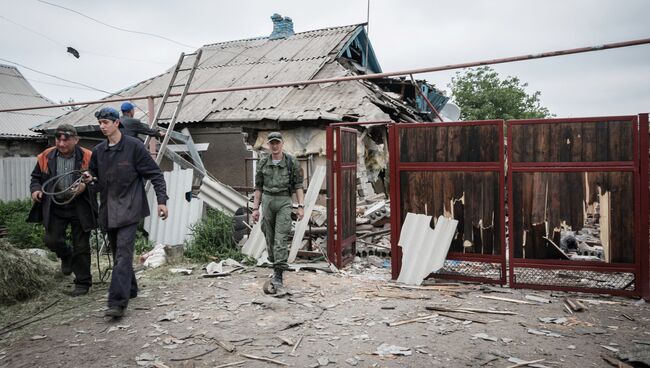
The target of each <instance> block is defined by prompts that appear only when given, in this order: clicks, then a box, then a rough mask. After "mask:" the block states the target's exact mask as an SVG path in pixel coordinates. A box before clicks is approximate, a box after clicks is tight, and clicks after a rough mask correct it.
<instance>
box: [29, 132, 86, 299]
mask: <svg viewBox="0 0 650 368" xmlns="http://www.w3.org/2000/svg"><path fill="white" fill-rule="evenodd" d="M54 137H55V143H56V145H55V146H54V147H50V148H48V149H46V150H45V151H43V152H41V154H39V155H38V157H37V162H36V167H34V170H33V171H32V179H31V184H30V191H31V193H32V200H33V202H34V206H33V207H32V210H31V212H30V214H29V219H28V221H30V222H42V223H43V226H44V227H45V238H44V242H45V245H46V246H47V247H48V248H49V249H50V250H51V251H53V252H54V253H56V255H57V256H58V257H59V258H60V259H61V272H63V274H64V275H70V274H71V273H73V272H74V275H75V280H74V283H75V287H74V289H72V291H71V292H70V295H72V296H80V295H84V294H87V293H88V289H90V286H91V285H92V276H91V273H90V231H91V230H92V229H94V228H96V227H97V221H96V218H97V215H96V214H97V201H96V199H95V198H93V196H92V195H91V194H90V191H89V190H87V188H86V184H84V183H81V182H79V183H77V179H78V178H79V177H80V176H81V171H83V170H87V169H88V165H89V164H90V158H91V155H92V152H91V151H90V150H87V149H85V148H82V147H81V146H79V144H78V143H79V137H78V136H77V130H76V129H75V127H73V126H72V125H70V124H61V125H59V127H58V128H56V131H55V133H54ZM55 176H57V177H58V178H57V179H53V180H51V181H50V182H49V183H46V182H47V181H48V180H49V179H51V178H53V177H55ZM46 184H47V185H46ZM44 185H45V187H44ZM47 193H49V194H47ZM68 225H70V227H71V230H72V246H70V245H69V244H67V242H66V229H67V228H68Z"/></svg>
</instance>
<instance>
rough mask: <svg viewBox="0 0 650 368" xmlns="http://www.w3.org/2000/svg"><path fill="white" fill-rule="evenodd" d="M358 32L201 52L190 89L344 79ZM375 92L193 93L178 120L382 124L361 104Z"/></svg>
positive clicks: (141, 88) (353, 88)
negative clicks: (345, 119)
mask: <svg viewBox="0 0 650 368" xmlns="http://www.w3.org/2000/svg"><path fill="white" fill-rule="evenodd" d="M359 27H361V26H360V25H351V26H344V27H335V28H327V29H322V30H315V31H309V32H302V33H297V34H295V35H293V36H291V37H288V38H286V39H278V40H269V39H268V38H266V37H264V38H254V39H249V40H239V41H230V42H222V43H216V44H211V45H206V46H203V48H202V49H203V56H202V59H201V62H200V64H199V68H198V70H197V71H196V73H195V74H194V79H193V81H192V86H191V88H190V89H191V90H203V89H214V88H224V87H235V86H245V85H257V84H268V83H282V82H291V81H298V80H310V79H314V78H315V77H318V78H327V77H335V76H343V75H346V73H348V71H347V69H345V68H344V67H342V66H341V65H340V64H339V63H338V62H335V57H336V55H337V54H338V52H339V51H340V49H341V48H342V47H343V46H345V45H346V43H347V41H348V40H349V38H350V37H353V36H354V35H355V34H356V30H357V29H358V28H359ZM172 69H173V68H170V70H168V71H167V73H165V74H162V75H159V76H157V77H154V78H152V79H149V80H146V81H143V82H141V83H139V84H137V85H135V86H133V87H130V88H128V89H126V90H124V91H120V95H121V96H125V97H128V96H135V95H157V94H161V93H163V92H164V90H165V88H166V87H167V85H168V84H169V79H170V78H171V74H170V73H171V71H172ZM372 93H373V92H372V91H370V90H369V89H368V88H366V87H365V86H364V84H363V83H361V82H358V81H355V82H344V83H335V84H329V85H320V86H316V85H313V86H307V87H305V88H301V87H286V88H274V89H262V90H250V91H237V92H231V93H218V94H203V95H191V96H188V97H187V98H186V99H185V102H184V104H183V109H182V110H181V113H180V115H179V118H178V122H179V123H192V122H199V121H210V122H221V121H224V122H225V121H242V120H243V121H259V120H262V119H270V120H282V121H298V120H312V119H329V120H339V119H340V118H341V117H342V116H344V115H348V114H356V115H361V116H364V117H369V118H372V117H377V116H380V117H381V118H386V115H385V114H383V113H382V112H381V110H380V109H379V108H378V107H377V106H375V105H373V104H371V103H367V99H364V97H365V96H368V95H369V94H372ZM156 102H158V101H156ZM137 104H138V105H139V107H140V108H141V109H142V111H146V102H144V101H142V102H138V103H137ZM113 105H115V106H117V104H113ZM360 106H361V107H360ZM100 108H101V106H100V105H94V106H88V107H83V108H81V109H79V110H77V111H74V112H70V113H68V114H67V115H65V116H62V117H61V118H59V119H56V120H53V121H51V122H49V123H47V124H43V125H41V126H39V127H38V129H39V130H48V129H53V128H54V127H56V126H58V125H59V124H61V123H69V124H73V125H75V126H86V125H88V123H89V122H94V117H93V113H94V112H95V111H96V110H98V109H100ZM156 108H157V106H156ZM169 108H172V107H171V106H170V107H169ZM136 111H137V110H136ZM143 115H144V114H143V113H140V116H138V114H137V113H136V117H140V118H142V117H143ZM170 115H171V111H165V112H163V116H170Z"/></svg>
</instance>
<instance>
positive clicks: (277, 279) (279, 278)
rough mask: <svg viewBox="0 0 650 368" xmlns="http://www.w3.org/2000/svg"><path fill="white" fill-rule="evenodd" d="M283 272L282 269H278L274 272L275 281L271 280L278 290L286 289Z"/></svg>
mask: <svg viewBox="0 0 650 368" xmlns="http://www.w3.org/2000/svg"><path fill="white" fill-rule="evenodd" d="M282 271H283V270H282V269H281V268H276V269H274V270H273V280H271V283H272V284H273V286H275V289H276V290H279V289H280V288H283V287H284V285H282Z"/></svg>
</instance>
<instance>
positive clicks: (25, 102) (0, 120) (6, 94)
mask: <svg viewBox="0 0 650 368" xmlns="http://www.w3.org/2000/svg"><path fill="white" fill-rule="evenodd" d="M53 104H54V103H53V102H52V101H50V100H48V99H47V98H45V97H43V96H41V95H40V94H39V93H38V92H36V90H35V89H34V87H32V85H31V84H29V82H28V81H27V80H26V79H25V77H23V75H22V74H21V73H20V71H18V69H17V68H16V67H13V66H11V65H4V64H0V108H12V107H16V106H35V105H53ZM66 112H67V110H65V109H63V108H60V107H53V108H51V109H43V110H33V111H13V112H0V139H7V138H21V139H24V138H29V139H34V138H39V137H41V134H40V133H36V132H33V131H31V130H30V128H31V127H33V126H35V125H38V124H42V123H43V122H45V121H48V120H51V119H52V118H55V117H57V116H60V115H62V114H64V113H66Z"/></svg>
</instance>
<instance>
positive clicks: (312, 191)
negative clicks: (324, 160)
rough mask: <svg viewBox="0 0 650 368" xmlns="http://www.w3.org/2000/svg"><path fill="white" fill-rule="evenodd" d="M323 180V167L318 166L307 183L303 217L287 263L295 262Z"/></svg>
mask: <svg viewBox="0 0 650 368" xmlns="http://www.w3.org/2000/svg"><path fill="white" fill-rule="evenodd" d="M324 180H325V166H323V165H320V166H318V167H316V169H315V170H314V174H313V175H312V177H311V182H310V183H309V188H307V194H305V203H304V204H305V209H304V211H305V212H304V214H305V216H304V217H303V218H302V220H301V221H300V222H299V223H298V224H297V225H296V231H295V233H294V235H293V240H292V241H291V249H290V251H289V259H288V260H287V262H289V263H293V262H294V261H295V260H296V256H297V255H298V251H299V250H300V247H301V246H302V238H303V236H304V235H305V231H306V230H307V225H309V219H310V218H311V211H312V210H313V209H314V205H315V204H316V200H317V199H318V194H319V193H320V189H321V188H322V187H323V181H324Z"/></svg>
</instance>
